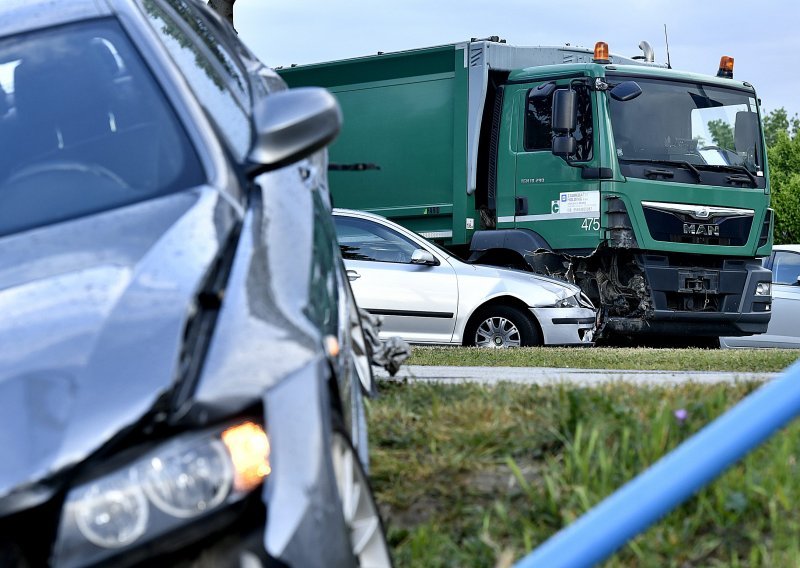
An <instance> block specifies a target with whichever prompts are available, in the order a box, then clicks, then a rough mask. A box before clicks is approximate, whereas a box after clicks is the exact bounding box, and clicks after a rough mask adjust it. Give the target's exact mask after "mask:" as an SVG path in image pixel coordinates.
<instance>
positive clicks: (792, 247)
mask: <svg viewBox="0 0 800 568" xmlns="http://www.w3.org/2000/svg"><path fill="white" fill-rule="evenodd" d="M772 250H786V251H791V252H800V245H772Z"/></svg>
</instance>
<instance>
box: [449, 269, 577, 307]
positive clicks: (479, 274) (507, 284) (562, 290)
mask: <svg viewBox="0 0 800 568" xmlns="http://www.w3.org/2000/svg"><path fill="white" fill-rule="evenodd" d="M448 261H449V262H450V264H451V266H453V268H454V270H455V271H456V274H457V275H458V276H459V277H460V278H481V279H487V280H496V281H497V282H498V283H500V284H501V285H502V287H503V288H505V289H514V288H521V289H522V290H525V289H529V288H530V285H531V284H534V285H536V286H537V288H538V289H539V290H541V291H544V292H546V293H547V294H549V295H550V298H547V299H544V298H543V299H542V300H541V301H540V302H537V305H538V304H540V303H541V302H544V303H541V305H547V304H548V303H549V302H550V300H561V299H564V298H568V297H570V296H574V295H575V294H579V293H580V291H581V289H580V288H579V287H578V286H575V285H574V284H570V283H568V282H564V281H563V280H557V279H555V278H549V277H547V276H542V275H539V274H534V273H532V272H525V271H523V270H513V269H510V268H499V267H497V266H488V265H482V264H467V263H464V262H460V261H456V262H454V261H453V259H448Z"/></svg>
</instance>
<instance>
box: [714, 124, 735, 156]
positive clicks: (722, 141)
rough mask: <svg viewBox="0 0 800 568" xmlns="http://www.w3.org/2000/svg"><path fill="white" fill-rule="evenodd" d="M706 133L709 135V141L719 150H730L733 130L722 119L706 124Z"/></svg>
mask: <svg viewBox="0 0 800 568" xmlns="http://www.w3.org/2000/svg"><path fill="white" fill-rule="evenodd" d="M708 131H709V132H710V133H711V139H712V140H713V141H714V144H716V145H717V146H719V147H720V148H727V149H728V150H732V149H733V148H734V145H733V128H731V125H730V124H729V123H728V122H727V121H725V120H722V119H717V120H712V121H710V122H709V123H708Z"/></svg>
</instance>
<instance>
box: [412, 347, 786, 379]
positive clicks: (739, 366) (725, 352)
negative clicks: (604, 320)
mask: <svg viewBox="0 0 800 568" xmlns="http://www.w3.org/2000/svg"><path fill="white" fill-rule="evenodd" d="M797 359H800V349H648V348H616V347H595V348H569V347H522V348H518V349H480V348H476V347H425V346H414V348H413V352H412V355H411V358H410V359H409V360H408V364H409V365H448V366H467V367H472V366H487V367H556V368H564V369H570V368H571V369H612V370H651V369H660V370H663V371H733V372H742V373H758V372H777V371H781V370H783V369H785V368H786V367H788V366H789V365H791V364H792V363H794V362H795V361H796V360H797Z"/></svg>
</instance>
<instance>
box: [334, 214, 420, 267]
mask: <svg viewBox="0 0 800 568" xmlns="http://www.w3.org/2000/svg"><path fill="white" fill-rule="evenodd" d="M334 222H335V224H336V239H337V240H338V241H339V248H340V249H341V251H342V258H344V259H346V260H372V261H375V262H400V263H406V264H410V263H411V255H412V254H413V253H414V251H415V250H416V249H417V248H419V247H418V246H417V245H416V244H414V242H412V241H411V240H409V239H407V238H406V237H404V236H403V235H401V234H399V233H397V232H395V231H393V230H391V229H389V228H387V227H384V226H383V225H381V224H379V223H374V222H372V221H367V220H364V219H356V218H354V217H341V216H334Z"/></svg>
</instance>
